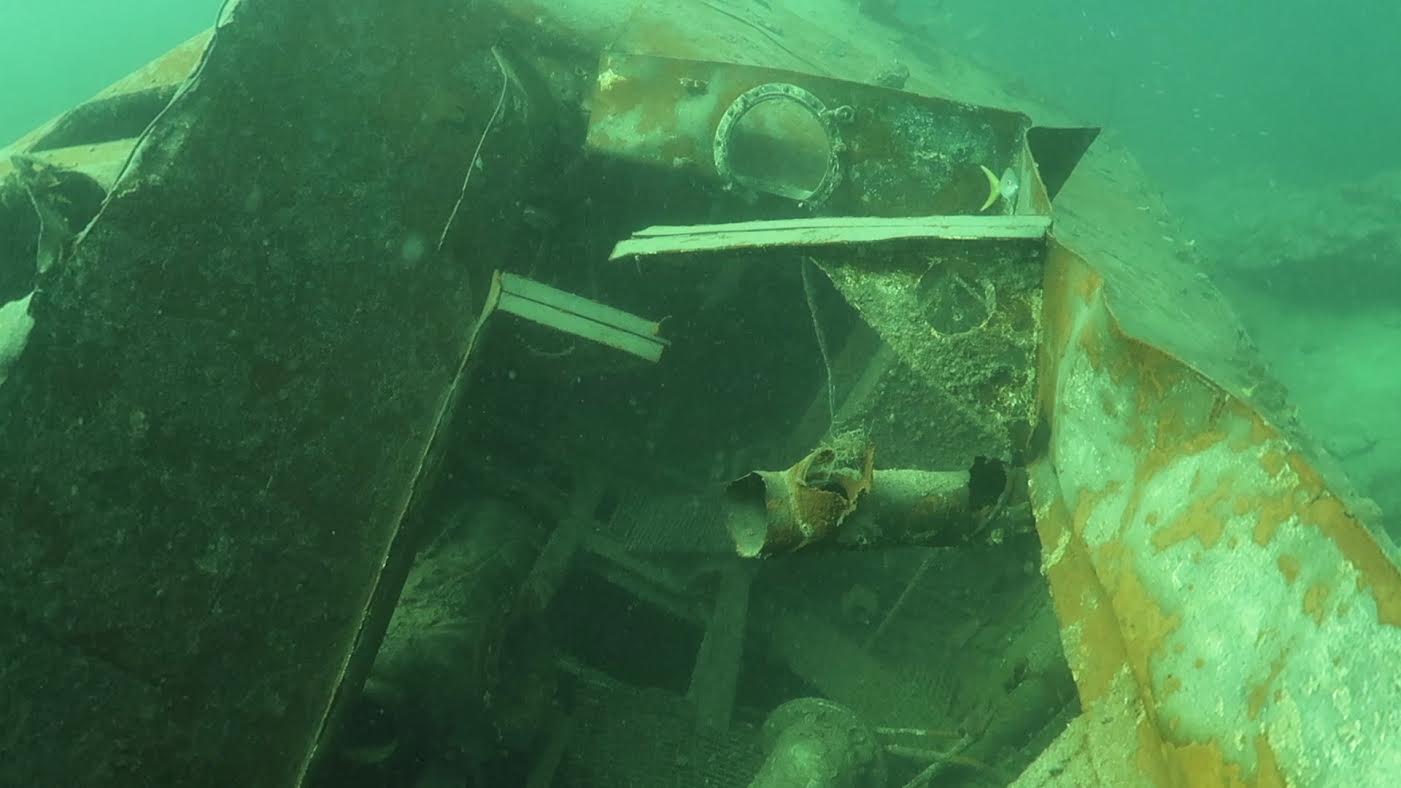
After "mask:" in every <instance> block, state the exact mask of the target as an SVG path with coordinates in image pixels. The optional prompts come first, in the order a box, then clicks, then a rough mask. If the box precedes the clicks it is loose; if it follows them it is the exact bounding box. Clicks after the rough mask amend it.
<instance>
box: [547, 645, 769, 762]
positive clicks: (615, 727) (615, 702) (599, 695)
mask: <svg viewBox="0 0 1401 788" xmlns="http://www.w3.org/2000/svg"><path fill="white" fill-rule="evenodd" d="M574 700H575V706H574V713H575V725H574V730H573V737H572V739H571V741H570V743H569V749H568V752H567V754H566V755H565V760H564V772H563V774H562V775H561V778H562V779H561V780H560V781H559V783H558V784H559V785H560V786H562V788H744V786H747V785H749V783H750V781H751V780H752V779H753V778H754V775H755V774H756V773H757V772H758V771H759V766H760V765H761V763H762V760H763V754H762V752H761V751H760V749H759V731H758V728H757V726H755V725H752V724H750V723H746V722H736V723H735V724H734V725H732V726H731V727H730V730H729V731H728V732H727V733H724V734H715V735H707V734H702V733H699V732H697V730H696V724H695V711H694V709H693V708H692V706H691V704H689V703H688V702H686V700H685V699H684V698H682V697H680V696H677V695H673V694H671V693H669V692H664V691H662V690H653V689H642V688H637V687H631V686H628V685H625V684H620V683H618V682H616V681H613V680H611V679H609V678H607V677H606V676H603V675H601V674H596V673H593V672H592V671H588V672H587V673H586V674H585V675H581V676H579V683H578V685H577V687H576V691H575V696H574Z"/></svg>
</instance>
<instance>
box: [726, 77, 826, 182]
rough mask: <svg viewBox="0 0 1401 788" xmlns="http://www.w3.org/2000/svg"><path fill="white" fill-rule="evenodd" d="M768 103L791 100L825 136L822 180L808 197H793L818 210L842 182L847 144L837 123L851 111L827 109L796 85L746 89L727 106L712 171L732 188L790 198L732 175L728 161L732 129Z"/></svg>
mask: <svg viewBox="0 0 1401 788" xmlns="http://www.w3.org/2000/svg"><path fill="white" fill-rule="evenodd" d="M771 101H790V102H793V103H794V104H797V105H798V106H800V107H802V108H803V109H805V110H807V111H808V113H809V114H811V115H812V117H813V119H815V120H816V121H817V122H818V125H820V126H821V127H822V131H823V133H824V134H826V136H827V169H826V170H825V171H824V172H823V174H822V180H820V181H819V182H818V184H817V186H816V187H815V188H814V189H813V190H812V191H811V192H809V193H808V194H807V195H805V196H803V197H801V198H793V199H797V201H798V203H799V204H800V205H803V206H806V207H809V208H817V207H818V206H820V205H822V204H823V203H825V202H827V200H828V199H830V198H831V196H832V193H833V192H835V191H836V190H837V186H838V185H839V184H840V183H841V182H842V153H843V152H845V151H846V142H845V141H844V140H843V139H842V133H841V127H840V123H841V121H842V120H843V119H849V117H850V115H851V108H850V107H839V108H837V109H836V110H835V111H833V110H829V109H827V105H826V104H824V103H823V102H822V99H820V98H818V97H817V96H815V95H813V94H812V93H811V92H810V91H808V90H805V89H803V88H801V87H798V86H797V85H792V84H788V83H786V82H768V83H765V84H763V85H758V86H756V87H752V88H750V89H749V90H746V91H745V92H743V93H741V94H740V95H739V97H738V98H736V99H735V100H734V102H733V103H731V104H730V106H729V108H728V109H726V110H725V114H724V115H723V116H721V118H720V123H719V124H718V125H717V126H716V127H715V140H714V143H713V147H714V154H715V170H716V172H718V173H719V174H720V178H721V179H723V180H724V181H725V182H726V183H727V184H729V185H731V186H741V187H743V188H745V189H748V190H750V191H756V192H764V193H766V194H780V196H786V197H790V198H792V195H783V194H781V193H779V192H776V191H774V190H773V189H772V188H770V184H768V183H767V182H765V181H762V180H760V179H756V178H749V177H746V176H744V175H740V174H739V173H737V172H735V170H734V166H733V164H732V163H731V161H730V144H731V143H732V142H733V138H734V134H735V129H736V127H737V126H738V125H739V122H740V121H741V120H743V119H744V116H745V115H748V114H749V113H750V112H751V111H753V109H754V108H755V107H758V106H760V105H762V104H767V103H768V102H771Z"/></svg>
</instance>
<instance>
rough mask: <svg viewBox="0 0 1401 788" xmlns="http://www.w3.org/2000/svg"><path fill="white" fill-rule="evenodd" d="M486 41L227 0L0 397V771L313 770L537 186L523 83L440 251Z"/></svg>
mask: <svg viewBox="0 0 1401 788" xmlns="http://www.w3.org/2000/svg"><path fill="white" fill-rule="evenodd" d="M490 27H491V24H490V20H489V19H484V18H483V13H482V11H481V10H479V9H475V8H472V7H467V6H461V5H458V4H452V3H438V4H432V5H431V6H429V7H425V6H424V5H423V4H415V5H413V6H408V5H385V4H383V3H379V2H371V1H370V0H349V1H347V0H307V1H306V2H298V3H276V2H255V1H254V0H248V1H247V2H243V3H236V2H234V3H228V4H226V6H225V12H224V16H223V18H222V19H221V21H220V25H219V27H218V29H217V32H216V34H215V36H214V40H213V43H212V44H210V46H209V48H208V49H206V50H204V52H203V59H202V60H201V62H200V65H199V66H198V68H197V70H196V72H195V74H194V76H193V78H191V79H190V80H189V81H186V82H184V83H183V84H182V86H181V87H180V89H179V90H178V91H177V92H176V94H175V97H174V99H173V100H172V101H171V103H170V105H169V107H168V108H167V109H166V110H165V111H164V112H162V113H161V114H160V115H159V117H158V118H157V119H156V120H155V122H154V123H153V124H152V125H151V126H150V128H149V129H148V130H147V132H146V133H145V134H144V135H143V136H142V138H141V141H140V143H139V144H138V145H137V148H136V150H135V153H134V154H133V156H132V159H131V161H130V164H129V165H128V166H127V168H126V169H125V171H124V173H123V175H122V176H121V177H120V178H119V179H118V180H117V182H116V185H115V187H114V188H113V189H112V191H111V194H110V195H109V196H108V198H107V200H106V201H105V203H104V204H103V207H102V209H101V211H100V213H99V214H98V216H97V217H96V219H94V220H93V222H92V223H91V224H90V225H89V226H88V227H87V229H86V231H85V232H84V234H83V235H81V236H80V237H79V239H78V240H77V242H76V245H75V246H74V250H73V253H72V254H71V256H69V257H67V258H66V259H63V260H62V261H61V262H59V263H58V264H56V265H53V266H51V267H50V268H49V270H47V271H45V272H44V273H43V274H41V275H40V287H39V289H38V291H37V292H36V293H35V294H34V296H33V299H32V301H31V303H30V309H29V314H30V315H32V317H33V319H34V326H33V329H32V331H31V332H30V336H29V341H28V346H27V347H26V348H25V351H24V353H23V354H22V355H21V356H20V357H19V359H18V361H17V362H16V363H15V365H14V367H13V368H12V369H11V370H10V376H9V379H8V380H7V381H6V383H5V385H4V386H3V387H0V446H4V450H3V451H0V542H3V544H4V545H5V549H4V550H3V551H0V599H3V600H4V601H3V604H0V620H3V624H0V652H3V653H4V654H5V660H4V663H5V664H4V666H3V669H0V697H3V698H5V699H6V702H5V707H6V709H7V710H13V711H14V713H12V714H10V715H9V717H8V718H7V726H8V727H7V729H6V732H5V734H4V739H5V743H6V747H5V752H6V757H5V758H4V759H3V761H2V762H0V784H5V785H211V786H218V785H259V786H273V787H275V786H292V785H297V784H299V783H300V782H301V781H302V779H303V778H304V776H305V775H306V773H307V771H308V769H309V766H310V763H311V760H312V755H313V752H314V749H315V747H316V744H317V742H318V739H320V737H321V736H322V735H323V733H324V731H325V730H326V729H327V727H328V726H329V725H330V722H331V718H332V708H333V699H334V698H337V697H344V696H345V695H347V694H351V693H353V692H354V688H355V687H356V686H357V676H358V675H359V673H360V671H362V670H363V669H364V668H367V667H368V659H366V655H367V654H368V655H369V656H372V655H373V650H374V647H375V646H376V645H377V642H378V639H379V633H380V632H381V631H382V628H383V626H384V622H385V621H386V620H387V617H388V612H389V608H390V607H391V606H392V602H393V598H394V596H395V594H397V590H398V585H399V583H400V581H401V579H402V572H403V571H405V569H406V565H407V556H408V555H409V553H410V551H409V549H408V545H409V544H411V542H412V540H411V539H410V538H409V529H408V527H407V525H406V523H410V522H412V518H413V517H414V516H415V512H417V511H418V509H417V508H416V507H417V506H418V505H419V504H420V502H421V501H422V500H423V497H424V495H426V492H427V491H428V490H429V489H431V481H432V470H433V463H432V460H433V458H434V457H435V456H436V451H435V450H431V449H432V447H433V443H432V436H433V435H434V434H435V430H436V429H437V426H438V425H439V424H440V423H441V422H442V420H443V418H444V416H445V413H446V412H447V411H448V410H449V406H450V403H451V402H452V401H453V397H454V393H455V391H456V389H455V383H456V375H457V371H458V370H459V369H460V366H461V362H462V357H463V355H464V354H465V348H466V342H467V339H468V336H469V334H470V331H471V328H472V326H471V321H470V320H467V319H464V317H463V316H464V315H469V314H472V313H473V312H474V311H475V309H476V308H477V306H478V304H477V303H475V298H479V297H480V294H481V293H482V292H483V290H484V289H485V284H486V281H487V275H488V274H489V272H490V270H491V268H492V267H493V266H494V265H496V264H499V262H500V260H501V259H502V257H503V256H504V255H503V250H502V247H503V246H504V245H505V243H506V241H505V240H504V238H509V237H510V235H511V232H510V228H511V227H512V226H513V222H514V221H516V217H517V216H518V214H519V211H518V210H516V208H515V207H514V205H515V195H517V194H519V193H520V190H521V189H522V185H523V184H525V183H529V182H530V181H531V179H532V178H533V177H534V173H532V172H531V169H530V167H529V162H530V161H532V159H533V155H534V152H535V150H536V147H535V146H537V145H538V144H539V143H540V137H539V135H540V133H541V132H540V131H539V130H538V129H537V127H535V126H528V125H527V124H525V123H524V122H523V110H524V109H525V103H526V101H527V99H526V98H524V97H522V96H521V95H520V93H519V91H517V90H512V92H510V93H509V94H508V95H507V98H506V100H505V101H504V104H503V109H502V112H501V116H500V119H499V121H498V123H497V125H496V126H495V127H494V128H493V131H492V133H491V135H490V136H487V137H486V138H485V142H484V144H482V146H481V151H480V159H481V161H482V166H481V169H482V171H481V173H479V175H478V177H476V178H474V179H473V180H472V183H471V187H472V194H471V195H469V196H470V197H471V198H472V200H471V202H470V205H471V210H464V211H463V212H462V213H461V214H460V215H459V216H458V221H457V222H456V223H455V224H454V225H453V235H452V237H451V238H450V240H451V241H452V243H451V244H450V245H449V247H448V248H447V250H446V253H447V254H446V255H434V254H431V243H432V240H433V239H436V238H437V237H439V234H440V232H441V231H442V228H443V227H444V225H445V224H446V223H447V221H448V217H449V214H450V211H451V209H452V206H453V201H454V200H455V199H456V198H457V197H458V195H459V193H460V192H461V188H462V183H463V174H464V173H465V172H466V171H467V168H468V167H470V166H473V164H474V162H475V161H477V159H476V157H474V153H473V147H474V146H475V145H476V143H477V141H478V139H479V136H478V134H477V133H476V132H477V131H478V130H479V129H481V128H482V126H483V124H485V123H486V121H487V113H489V112H490V111H491V108H492V106H493V105H494V104H495V103H496V102H497V97H498V95H499V91H500V89H501V88H500V86H501V82H502V77H501V75H500V73H499V71H498V68H497V65H496V62H495V59H494V58H493V57H492V55H491V54H490V52H489V50H488V46H487V42H486V41H484V40H482V38H481V36H482V35H484V33H483V32H482V31H483V30H484V29H487V28H490ZM404 52H413V53H414V54H413V57H404V56H403V54H402V53H404ZM444 74H452V75H454V78H453V79H443V78H441V77H442V75H444ZM250 107H255V108H258V111H256V112H250V111H249V108H250ZM453 107H457V108H459V109H456V110H453V109H451V108H453ZM264 110H267V111H264ZM274 110H275V111H274ZM235 119H236V122H235ZM479 195H489V196H490V199H489V200H488V199H478V196H479ZM448 255H451V257H449V256H448ZM474 293H475V294H476V297H475V298H474V295H473V294H474ZM84 709H86V710H100V713H75V711H74V710H84Z"/></svg>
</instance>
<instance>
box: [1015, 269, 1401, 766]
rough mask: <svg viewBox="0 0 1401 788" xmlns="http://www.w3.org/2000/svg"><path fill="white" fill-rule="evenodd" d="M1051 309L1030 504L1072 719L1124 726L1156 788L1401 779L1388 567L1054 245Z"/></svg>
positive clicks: (1286, 449)
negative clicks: (1113, 713)
mask: <svg viewBox="0 0 1401 788" xmlns="http://www.w3.org/2000/svg"><path fill="white" fill-rule="evenodd" d="M1045 298H1046V317H1045V330H1046V341H1045V343H1044V345H1043V350H1042V362H1041V374H1042V377H1041V384H1040V388H1041V393H1040V399H1041V406H1042V413H1043V419H1044V420H1045V421H1046V422H1047V424H1048V425H1049V435H1050V441H1049V444H1048V446H1047V447H1046V451H1045V453H1044V455H1043V456H1042V457H1041V459H1040V460H1038V461H1037V462H1036V463H1035V465H1034V467H1033V469H1032V470H1033V473H1032V492H1033V500H1034V503H1035V505H1036V507H1037V519H1038V523H1039V525H1038V527H1039V530H1040V533H1041V538H1042V543H1043V551H1044V567H1043V569H1044V571H1045V573H1046V575H1047V576H1048V578H1049V580H1050V583H1051V588H1052V593H1053V596H1054V599H1055V603H1056V608H1057V612H1058V615H1059V618H1060V620H1061V624H1062V635H1063V640H1064V645H1065V651H1066V656H1067V658H1068V659H1069V660H1070V664H1071V666H1072V669H1073V670H1074V672H1075V678H1076V682H1077V684H1078V686H1079V689H1080V694H1081V699H1082V702H1083V704H1084V706H1085V708H1086V710H1087V713H1091V714H1093V713H1096V710H1097V709H1113V708H1117V707H1124V708H1127V709H1130V712H1129V713H1127V714H1125V715H1120V718H1121V719H1132V720H1133V730H1134V734H1133V743H1132V748H1131V749H1132V752H1130V753H1124V754H1125V755H1128V756H1129V757H1131V758H1132V763H1133V767H1134V771H1135V773H1136V774H1137V776H1138V777H1140V778H1141V779H1142V780H1143V781H1146V782H1152V783H1155V784H1181V785H1188V784H1190V785H1204V784H1241V785H1281V784H1285V782H1286V781H1287V782H1288V783H1291V784H1300V785H1308V784H1320V783H1321V782H1324V781H1326V782H1328V783H1336V784H1352V785H1374V784H1382V783H1384V782H1386V781H1387V779H1389V776H1393V775H1395V774H1397V773H1401V741H1398V739H1401V683H1398V682H1397V681H1396V679H1395V676H1396V675H1398V673H1401V629H1398V627H1401V574H1399V573H1398V571H1397V568H1396V566H1395V565H1394V564H1393V563H1392V562H1391V561H1390V560H1389V559H1388V557H1387V556H1386V554H1385V552H1384V550H1383V548H1382V547H1381V546H1379V545H1378V543H1377V542H1376V541H1375V540H1374V539H1373V537H1372V535H1371V534H1370V533H1369V532H1368V531H1367V529H1366V528H1365V527H1364V525H1363V524H1362V523H1361V522H1359V521H1358V520H1357V519H1356V518H1355V517H1354V514H1353V513H1352V512H1350V511H1349V508H1348V507H1347V506H1346V505H1345V504H1344V502H1343V501H1342V500H1341V499H1340V498H1339V497H1338V496H1337V495H1336V494H1335V493H1334V492H1333V490H1332V489H1330V486H1329V485H1328V484H1327V483H1326V482H1325V481H1324V479H1323V477H1322V476H1321V475H1320V474H1319V472H1318V471H1317V470H1315V469H1314V468H1313V467H1312V466H1311V465H1310V463H1309V462H1308V461H1307V459H1306V458H1305V456H1304V455H1303V454H1302V453H1301V452H1300V451H1299V450H1298V448H1297V447H1296V446H1295V445H1294V444H1293V443H1292V442H1291V440H1290V439H1289V438H1288V436H1286V435H1285V434H1284V433H1283V432H1282V431H1281V430H1279V429H1278V428H1276V427H1275V426H1273V425H1272V424H1271V423H1270V422H1268V421H1267V420H1266V419H1265V418H1263V417H1262V416H1261V415H1260V414H1259V412H1258V411H1257V410H1256V409H1255V408H1253V407H1252V406H1251V405H1250V404H1248V403H1247V402H1245V401H1243V400H1241V399H1239V398H1237V397H1235V396H1233V395H1232V394H1230V393H1229V392H1228V391H1227V390H1225V389H1223V388H1222V387H1221V386H1219V385H1217V384H1215V383H1214V382H1212V381H1211V380H1210V379H1208V378H1207V377H1205V376H1204V375H1202V374H1201V373H1200V372H1198V371H1196V370H1194V369H1192V368H1191V367H1190V366H1188V365H1187V364H1185V363H1183V362H1182V361H1180V360H1179V359H1178V358H1176V357H1174V356H1173V355H1170V354H1168V353H1166V352H1164V351H1162V350H1160V349H1158V348H1155V347H1153V346H1151V345H1149V344H1147V343H1144V342H1142V341H1140V340H1138V339H1136V338H1134V337H1131V336H1130V335H1128V334H1127V333H1126V332H1125V331H1124V330H1123V329H1122V328H1121V327H1120V324H1119V321H1118V320H1117V319H1116V316H1115V313H1114V312H1113V311H1112V310H1111V309H1109V301H1108V289H1107V286H1106V278H1105V277H1104V276H1103V275H1101V274H1100V273H1099V272H1098V271H1096V270H1095V267H1094V265H1092V264H1090V263H1087V262H1086V261H1085V260H1083V259H1082V258H1080V257H1079V256H1077V255H1076V254H1074V253H1073V252H1071V251H1069V250H1068V249H1066V248H1065V247H1064V246H1061V245H1059V244H1053V246H1052V252H1051V255H1050V258H1049V262H1048V269H1047V284H1046V288H1045ZM1091 742H1092V743H1093V740H1091ZM1124 744H1125V743H1124V742H1123V741H1120V742H1119V745H1120V746H1123V745H1124ZM1106 746H1107V745H1106ZM1091 749H1093V746H1092V747H1091ZM1103 755H1104V754H1103V753H1102V752H1101V753H1098V754H1096V753H1094V752H1091V753H1089V754H1087V755H1086V756H1085V757H1090V758H1092V759H1093V758H1095V757H1103ZM1101 784H1108V783H1101Z"/></svg>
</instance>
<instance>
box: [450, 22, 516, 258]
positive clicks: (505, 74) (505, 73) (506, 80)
mask: <svg viewBox="0 0 1401 788" xmlns="http://www.w3.org/2000/svg"><path fill="white" fill-rule="evenodd" d="M491 54H492V56H493V57H495V58H496V67H497V68H498V69H500V70H501V95H500V96H498V97H497V99H496V109H494V110H492V112H491V118H490V119H489V120H487V122H486V128H484V129H482V137H481V139H479V140H477V149H476V150H475V151H473V152H472V161H471V162H470V163H468V165H467V176H466V177H464V178H463V179H462V192H461V193H460V194H458V195H457V202H456V203H454V204H453V206H452V213H450V214H448V221H447V224H444V225H443V233H442V235H440V236H438V247H437V250H438V251H439V252H441V251H443V244H445V243H447V240H448V230H451V229H452V223H453V221H454V220H455V219H457V212H458V210H460V209H461V208H462V201H463V200H465V199H467V184H469V183H471V182H472V172H473V170H476V169H477V162H478V161H480V160H481V156H482V145H484V144H486V135H488V134H490V133H491V127H492V126H495V125H496V119H497V117H499V116H500V115H501V108H502V107H503V106H505V104H506V87H507V85H509V84H510V71H509V70H508V69H507V68H506V63H505V62H504V61H503V60H502V59H501V53H500V52H499V51H498V50H497V49H496V47H492V48H491Z"/></svg>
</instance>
